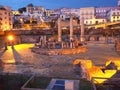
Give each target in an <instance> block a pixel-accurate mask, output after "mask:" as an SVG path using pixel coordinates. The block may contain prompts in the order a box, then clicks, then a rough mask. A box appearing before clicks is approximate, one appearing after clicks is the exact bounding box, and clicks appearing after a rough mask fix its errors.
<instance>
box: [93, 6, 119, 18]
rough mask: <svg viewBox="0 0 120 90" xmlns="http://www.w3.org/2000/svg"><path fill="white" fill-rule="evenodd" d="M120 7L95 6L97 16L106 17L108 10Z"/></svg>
mask: <svg viewBox="0 0 120 90" xmlns="http://www.w3.org/2000/svg"><path fill="white" fill-rule="evenodd" d="M117 8H118V7H99V8H95V16H96V18H106V15H107V12H108V11H110V10H111V9H117Z"/></svg>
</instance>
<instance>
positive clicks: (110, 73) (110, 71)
mask: <svg viewBox="0 0 120 90" xmlns="http://www.w3.org/2000/svg"><path fill="white" fill-rule="evenodd" d="M73 65H74V70H75V71H77V72H78V71H79V74H80V76H81V77H82V78H86V79H87V80H92V78H93V77H94V78H117V77H116V74H117V72H118V71H120V60H119V59H111V60H108V61H107V62H106V65H105V66H95V65H93V64H92V61H91V60H81V59H76V60H75V61H74V62H73ZM105 81H106V79H95V80H94V83H103V82H105Z"/></svg>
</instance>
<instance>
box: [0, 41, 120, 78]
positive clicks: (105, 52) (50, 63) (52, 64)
mask: <svg viewBox="0 0 120 90" xmlns="http://www.w3.org/2000/svg"><path fill="white" fill-rule="evenodd" d="M32 47H34V45H33V44H20V45H15V46H14V49H12V48H11V47H10V46H9V47H8V50H7V51H4V49H1V50H0V59H1V60H2V62H3V63H2V69H1V72H10V73H28V74H29V73H35V74H38V75H41V76H51V77H76V74H75V73H74V70H73V61H74V60H75V59H82V60H85V59H89V60H92V62H93V64H94V65H103V64H105V62H106V61H107V60H108V59H109V58H113V57H115V58H120V55H119V54H118V53H117V52H115V48H114V45H113V44H109V45H108V44H91V43H88V44H87V45H86V47H87V48H88V52H86V53H81V54H76V55H52V56H47V55H40V54H36V53H33V52H31V48H32Z"/></svg>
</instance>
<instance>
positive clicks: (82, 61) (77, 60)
mask: <svg viewBox="0 0 120 90" xmlns="http://www.w3.org/2000/svg"><path fill="white" fill-rule="evenodd" d="M80 63H81V64H84V65H85V67H86V68H91V67H92V61H91V60H80V59H76V60H75V61H74V62H73V64H74V65H76V64H80Z"/></svg>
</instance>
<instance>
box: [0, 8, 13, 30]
mask: <svg viewBox="0 0 120 90" xmlns="http://www.w3.org/2000/svg"><path fill="white" fill-rule="evenodd" d="M12 26H13V25H12V13H11V8H10V7H8V6H0V30H3V31H5V30H11V29H12Z"/></svg>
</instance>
